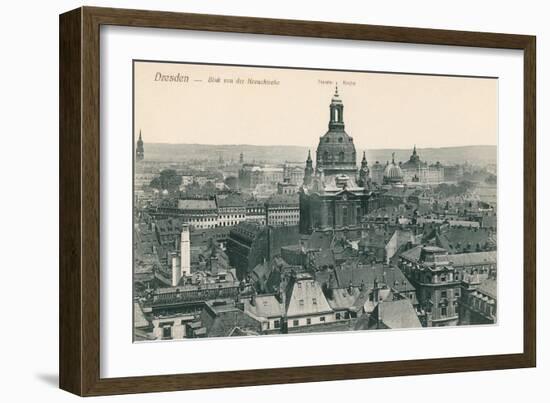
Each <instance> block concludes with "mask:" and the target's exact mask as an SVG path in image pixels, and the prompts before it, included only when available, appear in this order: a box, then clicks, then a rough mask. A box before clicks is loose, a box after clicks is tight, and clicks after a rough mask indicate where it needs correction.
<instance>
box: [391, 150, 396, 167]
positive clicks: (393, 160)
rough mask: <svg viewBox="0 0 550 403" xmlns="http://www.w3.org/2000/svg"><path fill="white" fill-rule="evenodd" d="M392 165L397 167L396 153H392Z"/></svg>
mask: <svg viewBox="0 0 550 403" xmlns="http://www.w3.org/2000/svg"><path fill="white" fill-rule="evenodd" d="M391 163H392V164H393V165H395V152H393V153H391Z"/></svg>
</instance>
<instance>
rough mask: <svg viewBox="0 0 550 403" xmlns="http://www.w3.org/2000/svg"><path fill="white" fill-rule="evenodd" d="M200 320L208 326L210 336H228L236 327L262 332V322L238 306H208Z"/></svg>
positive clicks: (207, 330) (207, 331)
mask: <svg viewBox="0 0 550 403" xmlns="http://www.w3.org/2000/svg"><path fill="white" fill-rule="evenodd" d="M200 320H201V322H202V324H203V326H204V327H205V328H206V333H207V335H208V337H228V336H230V335H231V334H232V332H233V330H234V329H235V327H238V328H240V329H241V330H244V331H249V332H256V333H258V332H260V331H261V323H260V322H259V321H257V320H256V319H254V318H252V317H251V316H249V315H247V314H246V313H244V312H243V311H241V310H239V309H238V308H236V307H227V309H218V308H216V309H215V310H214V309H212V308H211V307H210V306H207V307H206V308H205V309H203V310H202V313H201V316H200Z"/></svg>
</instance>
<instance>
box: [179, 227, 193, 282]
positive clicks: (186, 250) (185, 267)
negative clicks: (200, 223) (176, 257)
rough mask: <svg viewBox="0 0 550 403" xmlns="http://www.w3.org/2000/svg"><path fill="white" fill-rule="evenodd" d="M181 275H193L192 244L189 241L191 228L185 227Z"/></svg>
mask: <svg viewBox="0 0 550 403" xmlns="http://www.w3.org/2000/svg"><path fill="white" fill-rule="evenodd" d="M180 270H181V271H180V275H181V276H189V275H190V274H191V242H190V241H189V226H188V225H185V224H184V225H183V226H182V228H181V239H180Z"/></svg>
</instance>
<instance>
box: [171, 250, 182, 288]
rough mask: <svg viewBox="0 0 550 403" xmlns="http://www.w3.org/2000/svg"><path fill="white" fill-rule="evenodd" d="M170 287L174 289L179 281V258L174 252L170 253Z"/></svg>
mask: <svg viewBox="0 0 550 403" xmlns="http://www.w3.org/2000/svg"><path fill="white" fill-rule="evenodd" d="M171 256H172V287H176V286H177V285H178V284H179V282H180V280H181V271H180V258H179V256H178V254H177V253H176V252H174V253H172V255H171Z"/></svg>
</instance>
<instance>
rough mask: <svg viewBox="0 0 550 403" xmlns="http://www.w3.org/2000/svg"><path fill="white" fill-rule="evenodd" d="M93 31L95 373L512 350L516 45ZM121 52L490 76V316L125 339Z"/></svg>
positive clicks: (518, 320)
mask: <svg viewBox="0 0 550 403" xmlns="http://www.w3.org/2000/svg"><path fill="white" fill-rule="evenodd" d="M100 41H101V43H100V45H101V47H100V49H101V74H100V76H101V84H100V85H101V87H100V89H101V91H100V93H101V111H100V120H101V121H100V125H101V141H100V143H101V166H100V169H101V171H100V172H101V185H100V186H101V204H100V211H101V223H100V226H101V228H100V230H101V231H100V233H101V245H100V250H101V257H100V262H101V276H100V286H101V289H100V295H101V301H100V302H101V308H100V319H101V321H100V323H101V325H100V349H101V351H100V355H101V357H100V363H101V368H100V375H101V377H104V378H108V377H125V376H143V375H163V374H177V373H194V372H211V371H226V370H242V369H255V368H277V367H293V366H308V365H327V364H344V363H358V362H378V361H393V360H408V359H422V358H443V357H459V356H473V355H492V354H510V353H521V352H522V351H523V298H522V295H521V293H522V290H523V186H521V184H522V183H523V135H522V133H523V53H522V52H521V51H514V50H495V49H479V48H465V47H449V46H438V45H410V44H394V43H375V42H361V41H345V40H327V39H308V38H295V37H277V36H266V35H249V34H221V33H206V32H193V31H183V30H168V29H145V28H130V27H114V26H102V27H101V34H100ZM327 54H330V55H331V57H330V58H327V57H326V55H327ZM133 59H149V60H174V61H180V60H185V61H196V62H209V63H226V64H246V65H266V66H290V67H293V66H294V67H312V68H329V69H344V70H370V71H386V72H391V71H396V72H410V73H424V74H426V73H427V74H453V75H473V76H494V77H498V78H499V142H498V157H499V158H498V160H499V162H503V163H499V164H498V177H499V198H498V210H499V217H501V218H502V217H505V219H499V229H498V243H499V248H498V271H499V274H498V275H499V290H498V292H499V300H498V305H499V312H498V325H496V326H476V327H452V328H429V329H418V330H406V331H395V330H394V331H376V332H344V333H327V334H314V335H309V334H308V335H285V336H262V337H247V338H223V339H214V338H213V339H202V340H200V341H199V340H182V341H174V342H151V343H132V319H133V318H132V280H131V279H132V216H131V211H132V157H133V155H132V152H133V144H132V141H133V136H132V60H133Z"/></svg>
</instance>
